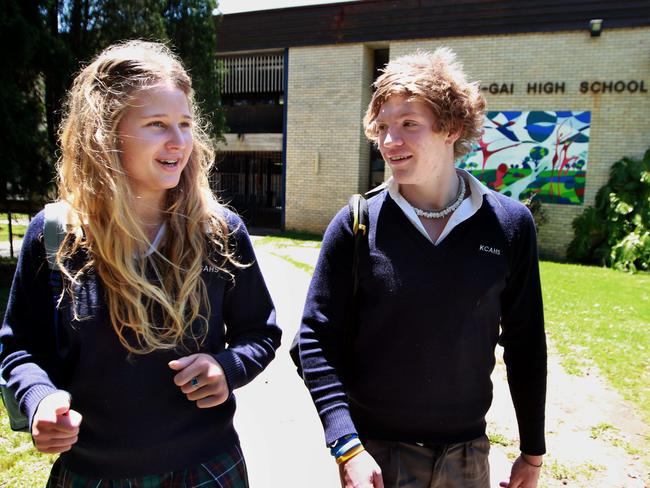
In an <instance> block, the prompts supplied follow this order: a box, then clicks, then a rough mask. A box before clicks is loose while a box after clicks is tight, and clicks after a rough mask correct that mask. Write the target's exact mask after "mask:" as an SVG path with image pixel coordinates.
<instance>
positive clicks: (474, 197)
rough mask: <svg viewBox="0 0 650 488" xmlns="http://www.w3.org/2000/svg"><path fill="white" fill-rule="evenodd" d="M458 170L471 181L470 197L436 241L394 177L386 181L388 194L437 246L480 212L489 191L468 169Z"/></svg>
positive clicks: (464, 201) (455, 212)
mask: <svg viewBox="0 0 650 488" xmlns="http://www.w3.org/2000/svg"><path fill="white" fill-rule="evenodd" d="M456 171H462V172H463V173H464V175H465V176H466V177H467V178H466V181H468V182H469V187H470V189H471V195H470V196H469V198H466V199H465V200H463V202H462V203H461V204H460V207H458V208H457V209H456V210H455V211H454V212H453V213H452V214H451V217H450V218H449V220H448V221H447V225H445V228H444V229H443V230H442V233H441V234H440V236H439V237H438V239H436V242H433V241H432V240H431V237H429V234H427V231H426V229H425V228H424V225H422V222H421V221H420V217H418V216H417V215H416V214H415V210H413V206H412V205H411V204H410V203H409V202H408V201H407V200H406V199H405V198H404V197H403V196H402V194H401V193H400V192H399V185H398V183H397V182H396V181H395V180H394V179H393V178H392V177H391V178H389V179H388V181H386V183H385V184H386V186H387V188H388V194H389V195H390V196H391V198H392V199H393V200H395V203H397V205H398V206H399V208H400V209H402V212H404V215H406V217H407V218H408V219H409V220H410V221H411V223H412V224H413V225H414V226H415V228H416V229H417V230H419V231H420V233H421V234H422V235H423V236H424V237H426V238H427V239H428V240H429V241H430V242H431V243H432V244H433V245H435V246H437V245H438V244H440V243H441V242H442V240H443V239H444V238H445V237H447V236H448V235H449V233H450V232H451V231H452V230H453V228H454V227H456V226H457V225H458V224H460V223H461V222H464V221H465V220H467V219H469V218H470V217H471V216H472V215H474V214H475V213H476V212H478V210H479V208H481V205H482V204H483V195H486V194H487V193H488V192H489V190H488V189H487V188H486V187H485V185H483V183H481V182H480V181H479V180H477V179H476V178H475V177H474V176H472V174H471V173H468V172H467V171H465V170H462V169H457V170H456Z"/></svg>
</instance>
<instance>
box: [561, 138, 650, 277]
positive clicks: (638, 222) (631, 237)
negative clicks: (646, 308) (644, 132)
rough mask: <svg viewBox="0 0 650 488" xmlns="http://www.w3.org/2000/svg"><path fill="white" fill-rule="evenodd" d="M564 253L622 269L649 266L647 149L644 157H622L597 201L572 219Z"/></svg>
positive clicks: (649, 159)
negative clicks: (569, 239) (572, 236)
mask: <svg viewBox="0 0 650 488" xmlns="http://www.w3.org/2000/svg"><path fill="white" fill-rule="evenodd" d="M573 230H574V231H575V236H574V238H573V240H572V241H571V243H570V244H569V248H568V250H567V255H568V257H569V259H572V260H575V261H579V262H582V263H591V264H601V265H605V266H611V267H613V268H615V269H620V270H623V271H631V272H635V271H637V270H649V269H650V149H649V150H648V151H646V153H645V155H644V156H643V159H640V160H639V159H632V158H623V159H621V160H620V161H618V162H616V163H615V164H614V165H613V166H612V168H611V170H610V173H609V180H608V181H607V184H605V186H603V187H602V188H601V189H600V190H599V191H598V193H597V194H596V205H595V206H594V207H587V208H585V210H584V211H583V212H582V214H580V215H579V216H578V217H576V219H575V220H574V221H573Z"/></svg>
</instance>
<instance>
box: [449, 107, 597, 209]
mask: <svg viewBox="0 0 650 488" xmlns="http://www.w3.org/2000/svg"><path fill="white" fill-rule="evenodd" d="M590 122H591V112H568V111H558V112H550V111H544V112H541V111H535V112H488V113H487V115H486V119H485V124H484V125H483V131H482V135H481V138H480V140H479V141H478V144H477V145H476V146H475V148H474V150H473V151H472V152H471V153H469V154H467V155H466V156H465V157H464V158H462V159H461V160H460V161H458V167H460V168H464V169H466V170H468V171H470V172H471V173H472V174H473V175H474V176H476V177H477V178H478V179H479V180H481V181H482V182H483V183H484V184H485V185H487V186H488V187H490V188H492V189H493V190H496V191H499V192H501V193H503V194H505V195H508V196H511V197H512V198H516V199H518V200H524V199H526V198H530V197H532V196H533V195H535V198H536V199H539V200H540V201H542V202H544V203H565V204H574V205H578V204H581V203H583V200H584V193H585V175H586V172H587V161H588V158H587V155H588V148H589V126H590Z"/></svg>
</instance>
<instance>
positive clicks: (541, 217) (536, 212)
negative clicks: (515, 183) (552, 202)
mask: <svg viewBox="0 0 650 488" xmlns="http://www.w3.org/2000/svg"><path fill="white" fill-rule="evenodd" d="M536 196H537V193H533V194H532V195H531V196H530V197H528V198H526V199H525V200H522V202H521V203H523V204H524V205H526V207H528V210H530V213H531V214H533V220H534V221H535V228H536V229H537V230H539V228H540V227H541V226H542V225H544V224H545V223H546V221H547V220H548V218H547V217H546V209H545V208H544V207H542V201H541V200H539V199H537V198H535V197H536Z"/></svg>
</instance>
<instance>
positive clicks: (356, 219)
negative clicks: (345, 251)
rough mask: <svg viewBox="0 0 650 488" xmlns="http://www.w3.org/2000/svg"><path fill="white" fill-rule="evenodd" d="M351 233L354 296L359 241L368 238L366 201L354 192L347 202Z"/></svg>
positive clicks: (357, 271)
mask: <svg viewBox="0 0 650 488" xmlns="http://www.w3.org/2000/svg"><path fill="white" fill-rule="evenodd" d="M348 208H349V210H350V218H351V220H352V233H353V234H354V254H353V255H352V297H353V298H356V296H357V289H358V287H359V253H360V252H361V251H360V247H361V243H362V242H363V240H365V239H367V238H368V202H367V201H366V199H365V198H364V197H363V196H362V195H360V194H358V193H355V194H354V195H352V196H351V197H350V201H349V202H348Z"/></svg>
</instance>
